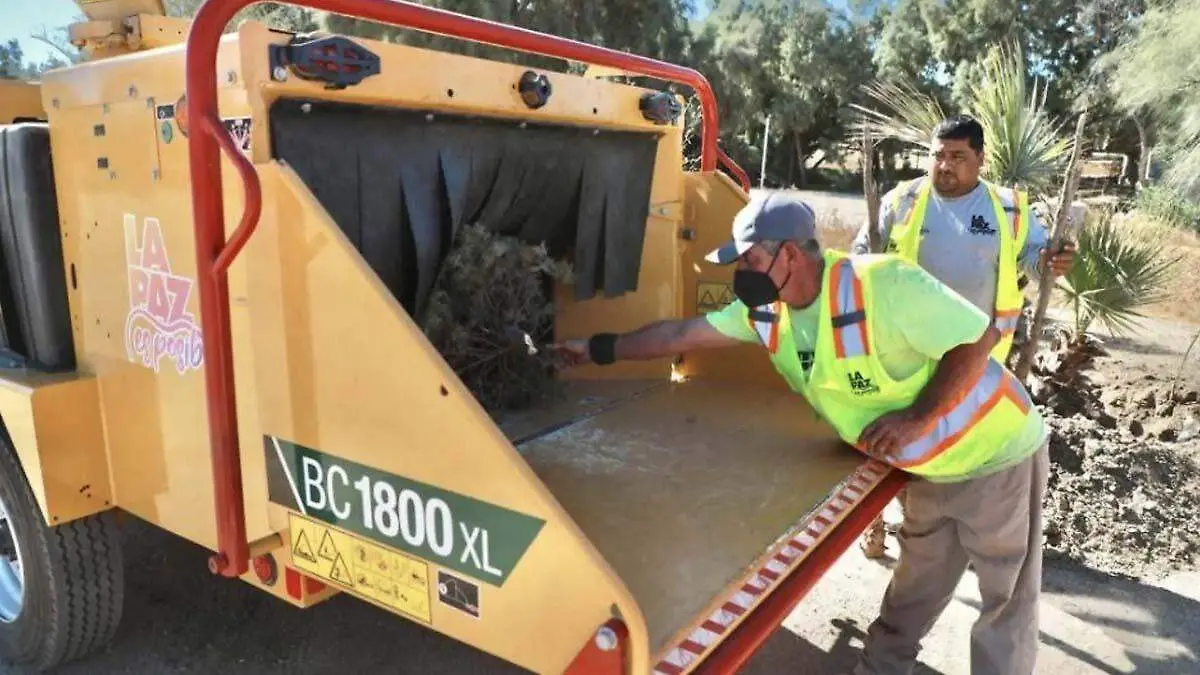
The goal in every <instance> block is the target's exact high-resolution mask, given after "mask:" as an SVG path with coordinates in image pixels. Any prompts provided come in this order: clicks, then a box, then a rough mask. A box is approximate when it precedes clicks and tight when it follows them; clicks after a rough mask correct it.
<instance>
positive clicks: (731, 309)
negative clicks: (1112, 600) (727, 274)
mask: <svg viewBox="0 0 1200 675" xmlns="http://www.w3.org/2000/svg"><path fill="white" fill-rule="evenodd" d="M871 287H872V289H873V290H872V293H873V294H874V297H873V299H872V301H871V307H870V308H868V312H867V317H868V319H867V320H868V321H870V322H871V330H872V331H873V332H874V335H875V350H876V353H877V354H878V356H879V361H880V364H881V365H883V368H884V370H886V371H887V372H888V374H889V375H891V376H892V378H893V379H895V380H903V379H906V378H908V377H911V376H912V375H913V374H914V373H916V372H917V371H918V370H920V369H921V367H922V366H923V365H924V364H925V363H926V362H928V361H930V360H934V361H937V360H939V359H941V358H942V356H943V355H944V354H945V353H946V352H948V351H950V350H951V349H954V348H955V347H957V346H959V345H962V344H969V343H972V342H975V341H976V340H978V339H979V338H980V337H981V336H982V335H983V333H984V331H985V330H987V327H988V325H989V324H990V323H991V319H990V317H988V315H986V314H984V313H983V312H981V311H980V310H979V309H978V308H977V307H976V306H975V305H973V304H971V303H970V302H968V301H967V300H966V299H965V298H963V297H962V296H961V295H959V294H958V293H956V292H955V291H954V290H953V289H951V288H950V287H949V286H947V285H945V284H943V283H942V282H940V281H938V280H937V279H936V278H935V277H933V276H932V275H931V274H929V273H928V272H926V271H925V270H923V269H921V268H920V267H918V266H916V265H912V264H907V263H903V262H901V261H899V260H898V259H897V263H896V264H885V265H881V266H879V267H878V268H877V269H876V271H875V272H874V276H873V277H872V284H871ZM871 310H875V311H871ZM745 311H746V310H745V306H744V305H743V304H742V303H741V301H735V302H733V303H732V304H730V305H728V306H726V307H725V308H724V309H722V310H719V311H716V312H712V313H710V314H708V315H707V316H706V317H705V318H706V319H707V320H708V322H709V324H711V325H712V326H713V328H716V329H717V330H718V331H720V332H721V334H723V335H725V336H727V337H730V338H733V339H735V340H739V341H741V342H758V341H759V338H758V334H757V333H755V331H754V328H753V327H752V326H751V325H750V323H749V322H748V321H746V318H745V316H746V315H745ZM789 314H790V316H791V321H792V335H793V336H794V339H795V341H796V349H797V350H798V351H799V352H800V362H801V364H802V365H803V366H804V371H805V376H806V377H807V375H808V372H809V368H811V366H812V359H813V353H814V352H815V350H816V344H817V326H818V322H819V320H820V316H821V310H820V307H819V304H818V303H816V302H814V303H812V304H810V305H809V306H808V307H803V308H796V307H792V308H790V312H789ZM1045 435H1046V431H1045V424H1044V422H1043V420H1042V417H1041V415H1040V414H1038V412H1037V409H1036V408H1035V409H1033V410H1032V411H1031V414H1030V415H1029V418H1028V421H1027V422H1026V424H1025V427H1024V428H1023V429H1022V430H1021V431H1020V433H1018V434H1016V435H1015V436H1013V438H1012V440H1011V441H1009V442H1008V444H1007V445H1006V446H1005V447H1004V448H1002V449H1000V450H999V451H998V452H997V453H996V454H995V455H994V456H993V457H992V459H991V460H990V461H988V462H987V464H985V465H984V466H982V467H980V468H979V469H977V470H976V471H975V472H973V473H972V474H970V475H967V476H961V477H954V478H952V479H951V480H965V479H967V478H975V477H978V476H982V475H986V474H990V473H993V472H996V471H1000V470H1002V469H1006V468H1008V467H1011V466H1013V465H1015V464H1017V463H1019V462H1021V460H1023V459H1025V458H1026V457H1028V456H1029V455H1031V454H1032V453H1034V452H1036V451H1037V449H1038V448H1039V447H1041V445H1042V443H1043V442H1044V441H1045ZM941 480H945V479H941Z"/></svg>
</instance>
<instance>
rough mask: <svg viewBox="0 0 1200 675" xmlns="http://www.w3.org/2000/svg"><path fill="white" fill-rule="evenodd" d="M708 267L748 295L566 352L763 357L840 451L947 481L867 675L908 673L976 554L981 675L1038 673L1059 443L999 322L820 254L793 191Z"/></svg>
mask: <svg viewBox="0 0 1200 675" xmlns="http://www.w3.org/2000/svg"><path fill="white" fill-rule="evenodd" d="M707 259H708V260H709V261H710V262H713V263H716V264H723V265H728V264H734V263H736V264H737V269H736V270H735V272H734V282H733V290H734V294H735V295H736V296H737V301H735V302H733V303H731V304H730V305H728V306H726V307H725V308H724V309H722V310H719V311H715V312H712V313H709V314H707V315H705V316H699V317H695V318H692V319H682V320H668V321H659V322H655V323H652V324H650V325H647V326H644V327H642V328H639V329H637V330H634V331H632V332H629V333H625V334H622V335H617V334H612V333H607V334H599V335H594V336H592V337H591V338H590V339H588V340H569V341H566V342H564V343H562V344H560V345H557V350H558V352H559V353H560V354H561V355H562V356H563V357H564V358H565V360H566V361H567V362H568V363H572V364H584V363H595V364H599V365H606V364H610V363H613V362H614V361H617V360H648V359H657V358H662V357H667V356H672V355H676V354H681V353H685V352H688V351H692V350H695V349H701V348H716V347H726V346H732V345H736V344H739V343H743V342H749V343H756V344H760V345H762V346H763V347H764V348H765V350H766V351H767V354H768V356H769V358H770V360H771V362H772V364H773V365H774V366H775V369H776V370H777V372H778V373H779V374H780V376H781V377H783V378H784V380H785V381H786V382H787V383H788V385H789V386H790V388H791V389H792V390H793V391H795V392H796V393H797V394H800V395H801V396H803V397H805V399H806V400H807V401H808V402H809V403H810V404H811V405H812V407H813V409H814V410H816V412H817V413H818V414H819V415H821V417H822V418H823V419H824V420H825V421H826V422H828V423H829V424H830V425H831V426H832V427H833V428H834V429H835V430H836V431H837V433H838V435H839V436H840V437H841V438H842V439H843V440H844V441H845V442H847V443H848V444H850V445H852V446H854V447H855V448H857V449H858V450H860V451H861V452H863V453H865V454H868V455H870V456H873V457H875V458H877V459H880V460H882V461H885V462H888V463H889V464H891V465H892V466H894V467H897V468H900V469H903V470H904V471H907V472H909V473H910V474H912V475H913V476H914V479H915V480H917V481H922V482H928V483H931V484H941V485H944V486H946V489H945V490H943V493H942V497H941V498H940V499H939V500H938V501H937V503H929V504H921V505H919V506H920V509H919V510H920V512H921V514H922V516H921V518H920V520H919V523H920V525H921V527H923V528H925V530H924V531H923V532H922V533H921V534H923V535H927V536H917V537H913V538H905V539H904V543H903V545H902V552H901V556H900V564H899V566H898V568H897V569H896V572H895V574H894V576H893V580H892V584H891V586H889V588H888V591H887V594H886V596H885V598H884V601H883V606H882V610H881V612H880V616H879V618H878V619H877V620H876V621H875V622H874V623H872V625H871V629H870V631H869V635H868V639H867V644H866V646H865V648H864V651H863V658H862V660H861V661H860V663H859V664H858V666H857V669H856V671H855V672H856V674H857V675H867V674H871V673H879V674H882V673H907V672H909V671H910V669H911V668H912V666H913V664H914V663H915V660H916V656H917V653H918V651H919V649H920V645H919V643H920V640H921V639H922V638H923V637H924V635H925V634H926V633H927V632H928V630H929V629H930V628H931V627H932V626H933V623H934V622H935V621H936V619H937V617H938V616H939V615H940V614H941V612H942V610H943V609H945V607H946V605H947V604H948V603H949V601H950V599H951V598H952V595H953V592H954V589H955V586H956V585H957V583H958V580H959V579H960V578H961V576H962V575H963V573H964V572H965V570H966V565H967V561H968V560H970V561H971V562H972V563H973V564H974V566H975V570H976V572H977V573H978V576H979V590H980V594H981V596H982V598H983V606H984V611H983V612H982V616H981V617H980V619H979V621H978V622H976V625H975V626H974V628H973V630H972V632H971V670H972V673H973V675H990V674H991V673H997V674H1000V673H1004V674H1017V673H1031V672H1032V671H1033V664H1034V660H1035V657H1036V651H1037V604H1038V595H1039V591H1040V585H1041V559H1042V558H1041V533H1042V528H1041V499H1042V494H1043V490H1044V487H1045V480H1046V476H1047V470H1048V465H1047V461H1046V453H1045V452H1038V451H1039V449H1042V448H1043V447H1044V444H1045V438H1046V432H1045V424H1044V423H1043V420H1042V418H1041V416H1040V414H1039V413H1038V410H1037V408H1036V407H1034V406H1033V405H1032V402H1031V401H1030V399H1029V395H1028V393H1027V392H1026V391H1025V389H1024V388H1023V387H1022V386H1021V384H1020V382H1019V381H1017V379H1016V378H1015V377H1014V376H1013V375H1012V374H1011V373H1010V372H1009V371H1008V370H1006V369H1005V368H1004V367H1003V366H1002V365H1001V364H1000V363H999V362H998V361H997V360H995V358H993V357H992V356H991V355H990V353H989V352H990V351H991V350H992V348H993V347H994V346H995V345H996V344H997V342H998V341H999V339H1000V333H999V331H998V330H997V328H996V327H995V326H994V325H993V324H992V321H991V318H990V317H989V316H988V315H987V314H986V313H984V312H983V311H981V310H980V309H979V308H978V307H976V306H975V305H973V304H972V303H971V302H969V301H968V300H966V299H964V298H963V297H962V296H961V295H959V294H958V293H956V292H955V291H953V290H951V289H950V288H949V287H948V286H946V285H945V284H943V283H941V282H940V281H938V280H937V279H936V278H934V277H933V276H932V275H930V274H929V273H928V272H926V271H925V270H923V269H922V268H921V267H919V266H918V265H916V264H915V263H912V262H910V261H907V260H905V259H903V258H901V257H899V256H896V255H848V254H845V253H841V252H837V251H822V250H821V248H820V246H819V245H818V243H817V240H816V224H815V218H814V215H813V211H812V209H811V208H810V207H809V206H808V205H807V204H804V203H802V202H800V201H797V200H795V199H793V198H791V197H788V196H786V195H784V194H782V193H769V194H757V195H755V196H754V197H753V198H752V199H751V201H750V203H749V204H748V205H747V206H746V207H745V208H743V209H742V211H740V212H739V213H738V214H737V216H736V218H735V219H734V223H733V239H732V240H731V241H730V242H728V243H727V244H725V245H724V246H722V247H720V248H718V249H717V250H715V251H713V252H712V253H710V254H709V255H708V258H707ZM911 506H913V505H912V504H910V507H911ZM913 524H915V523H910V524H909V525H906V527H909V526H910V525H913Z"/></svg>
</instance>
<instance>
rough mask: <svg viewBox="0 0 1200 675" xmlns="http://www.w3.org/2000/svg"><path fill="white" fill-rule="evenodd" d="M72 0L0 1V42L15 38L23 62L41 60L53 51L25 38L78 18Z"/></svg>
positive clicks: (77, 10) (78, 13)
mask: <svg viewBox="0 0 1200 675" xmlns="http://www.w3.org/2000/svg"><path fill="white" fill-rule="evenodd" d="M82 16H83V12H81V11H80V10H79V6H78V5H76V4H75V2H74V0H0V42H8V41H9V40H10V39H12V38H17V40H18V41H19V42H20V43H21V51H23V52H25V60H27V61H37V62H41V61H45V60H46V59H47V58H49V57H50V56H51V54H55V53H56V52H55V51H54V50H53V49H52V48H51V47H49V46H47V45H45V44H43V43H41V42H39V41H37V40H34V39H33V38H31V37H29V36H30V35H32V34H34V33H40V32H41V30H42V28H43V27H45V28H46V30H47V31H52V30H54V29H55V28H60V27H62V26H66V25H67V24H70V23H72V22H74V21H75V20H76V18H77V17H82Z"/></svg>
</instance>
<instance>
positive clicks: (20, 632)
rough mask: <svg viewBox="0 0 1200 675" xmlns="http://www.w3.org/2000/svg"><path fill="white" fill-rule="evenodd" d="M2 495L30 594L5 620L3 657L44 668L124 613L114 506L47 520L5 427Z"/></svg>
mask: <svg viewBox="0 0 1200 675" xmlns="http://www.w3.org/2000/svg"><path fill="white" fill-rule="evenodd" d="M0 446H2V447H0V499H3V501H4V506H5V507H7V509H8V517H9V522H10V526H11V528H12V532H13V537H14V539H15V541H16V543H17V546H18V547H19V550H20V552H21V563H22V570H23V576H24V599H23V605H22V606H21V609H20V613H19V614H17V616H16V618H15V619H13V620H12V621H11V622H3V621H0V658H3V659H4V660H5V661H8V662H9V663H14V664H21V665H25V666H32V667H34V668H36V669H38V670H46V669H49V668H53V667H55V666H58V665H60V664H63V663H66V662H68V661H71V660H74V659H78V658H80V657H82V656H84V655H86V654H88V653H90V652H92V651H93V650H95V649H97V648H99V647H102V646H104V645H105V644H107V643H108V642H109V641H110V640H111V639H112V636H113V633H114V632H116V629H117V624H118V623H120V620H121V610H122V606H123V604H124V598H125V574H124V569H123V566H122V560H121V551H120V541H119V539H118V533H117V525H116V520H115V518H114V514H113V513H112V512H111V511H109V512H104V513H99V514H96V515H93V516H88V517H86V518H80V519H77V520H73V521H71V522H69V523H64V524H62V525H58V526H56V527H49V526H47V525H46V521H45V519H44V518H43V517H42V511H41V509H40V508H39V507H38V505H37V501H36V500H35V499H34V496H33V492H32V491H31V490H30V488H29V483H28V482H27V480H26V478H25V473H24V471H23V470H22V468H21V465H20V463H19V462H18V460H17V457H16V453H15V452H14V451H13V448H12V443H11V442H10V441H9V438H8V433H7V432H6V431H5V430H4V429H3V428H2V427H0Z"/></svg>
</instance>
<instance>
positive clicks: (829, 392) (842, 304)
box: [746, 251, 1033, 478]
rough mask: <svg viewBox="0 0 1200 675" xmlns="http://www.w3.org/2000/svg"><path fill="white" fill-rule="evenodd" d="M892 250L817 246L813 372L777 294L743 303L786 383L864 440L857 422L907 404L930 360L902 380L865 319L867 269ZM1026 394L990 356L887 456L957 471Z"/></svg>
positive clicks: (974, 461) (844, 433) (853, 440)
mask: <svg viewBox="0 0 1200 675" xmlns="http://www.w3.org/2000/svg"><path fill="white" fill-rule="evenodd" d="M889 257H891V256H886V255H862V256H854V257H849V256H847V255H846V254H844V253H839V252H836V251H827V252H826V253H825V273H824V276H825V278H824V280H823V283H822V285H821V295H820V296H819V297H818V298H817V300H816V301H817V302H819V303H821V304H820V319H819V324H818V328H817V343H816V348H815V354H814V357H813V363H812V367H811V373H810V374H809V375H808V376H807V377H806V376H805V374H804V370H803V368H802V366H801V362H800V355H799V353H798V352H797V350H796V342H795V339H794V336H793V334H792V324H791V318H790V316H789V314H788V307H787V305H786V304H784V303H782V302H776V303H774V304H773V305H769V306H763V307H754V308H749V309H748V310H747V314H746V320H747V321H749V322H750V324H751V325H752V326H753V327H754V329H755V332H757V333H758V336H759V339H760V340H761V342H762V344H763V346H764V347H766V348H767V352H768V354H769V355H770V359H771V362H772V364H773V365H774V366H775V369H776V370H777V371H778V372H779V374H780V375H781V376H782V377H783V378H784V380H785V381H787V383H788V384H789V386H791V388H792V389H793V390H794V391H797V392H799V393H801V394H803V395H804V397H805V398H806V399H807V400H808V401H809V403H810V404H811V405H812V406H813V408H815V409H816V411H817V412H818V413H819V414H820V415H821V416H822V417H823V418H824V419H825V420H826V421H827V422H829V423H830V424H831V425H832V426H833V427H834V429H836V430H837V432H838V435H839V436H841V438H842V439H843V440H844V441H846V442H847V443H849V444H851V445H853V446H855V447H857V448H858V449H860V450H862V447H861V446H859V445H858V438H859V436H860V435H861V434H862V431H863V429H865V428H866V427H867V425H869V424H870V423H871V422H873V421H874V420H875V419H876V418H878V417H879V416H880V415H883V414H884V413H887V412H891V411H894V410H901V409H904V408H907V407H908V406H910V405H912V403H913V401H914V400H915V399H916V398H917V395H918V394H919V393H920V392H921V390H922V389H923V388H924V387H925V384H926V383H927V382H928V381H929V379H930V378H931V377H932V376H933V373H934V370H935V369H936V362H935V361H933V360H929V361H928V362H927V363H926V364H925V365H924V366H923V367H922V368H921V369H920V370H919V371H917V372H916V373H914V374H913V375H911V376H909V377H908V378H906V379H904V380H894V379H892V377H891V376H890V375H889V374H888V372H887V371H886V370H885V369H884V367H883V364H882V363H881V362H880V361H879V358H878V356H877V354H876V352H877V350H876V347H875V335H874V331H873V329H872V328H871V322H870V321H869V320H868V319H869V318H870V315H871V312H872V311H873V308H872V305H871V297H872V293H871V290H872V289H871V271H872V269H873V268H874V267H875V266H876V265H878V264H879V263H880V262H883V261H885V260H887V259H888V258H889ZM1031 411H1033V404H1032V402H1031V400H1030V398H1029V394H1028V392H1026V391H1025V388H1024V387H1022V386H1021V384H1020V382H1019V381H1018V380H1017V378H1016V376H1014V375H1013V374H1012V373H1010V372H1009V371H1008V370H1007V369H1006V368H1004V367H1003V366H1002V365H1001V364H1000V363H999V361H997V360H996V359H995V358H994V357H990V358H989V359H988V364H987V367H986V368H984V371H983V373H982V375H980V376H979V378H978V379H977V380H976V381H975V382H972V383H971V384H970V386H968V387H967V388H966V389H965V390H964V391H963V393H962V395H961V396H960V397H959V398H958V399H957V400H955V401H952V402H950V403H949V404H947V405H946V406H944V407H943V408H942V410H940V411H939V412H938V415H937V417H936V419H935V420H934V421H933V422H932V423H931V424H930V425H929V426H928V427H927V428H926V429H925V431H924V433H923V434H922V435H921V437H920V438H918V439H917V440H915V441H913V442H912V443H909V444H908V445H907V446H905V447H904V448H903V449H901V451H900V452H899V454H898V456H897V457H896V458H895V459H894V460H893V461H891V462H890V463H891V464H892V465H893V466H895V467H897V468H900V469H904V470H906V471H908V472H910V473H913V474H916V475H919V476H927V477H948V478H952V477H955V476H962V475H965V474H968V473H970V472H971V471H973V470H975V469H976V468H978V467H980V466H982V465H984V464H986V463H987V462H988V461H989V460H990V459H991V458H992V456H993V455H994V454H995V453H996V452H998V451H1000V450H1002V449H1003V448H1004V446H1005V444H1006V443H1007V442H1008V441H1009V440H1010V439H1011V438H1013V436H1014V435H1016V434H1018V433H1020V432H1021V430H1022V429H1024V428H1025V424H1026V423H1027V421H1028V416H1029V415H1030V414H1031Z"/></svg>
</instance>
